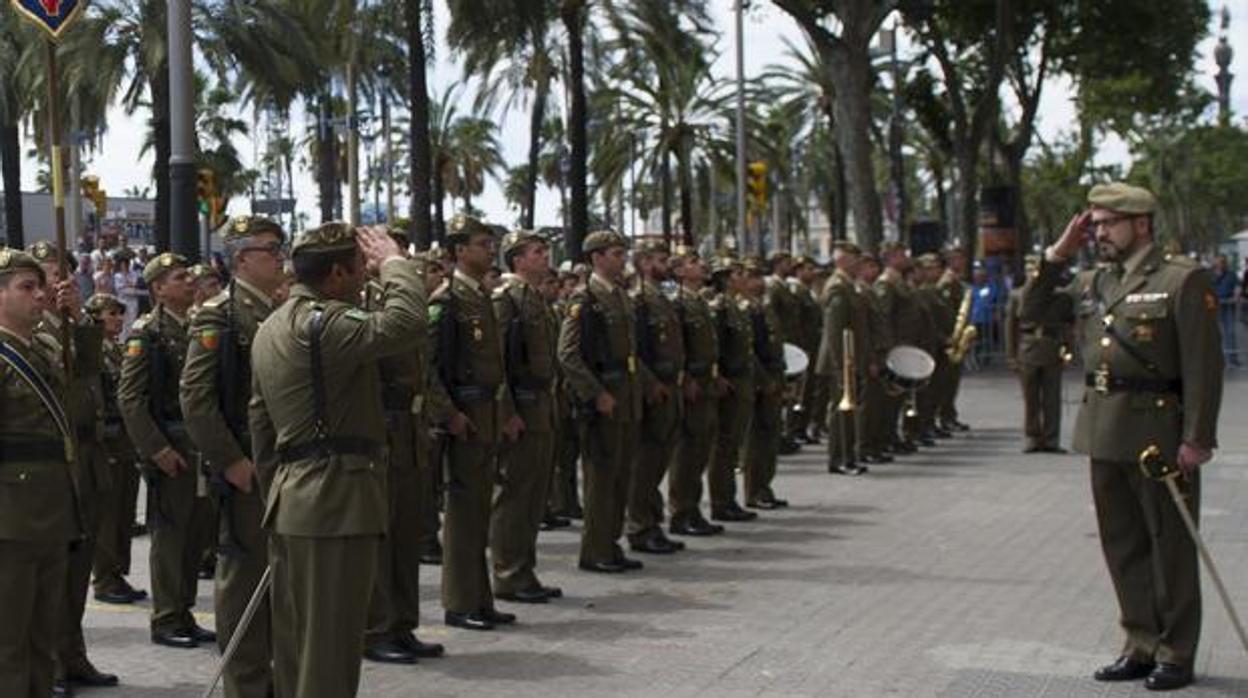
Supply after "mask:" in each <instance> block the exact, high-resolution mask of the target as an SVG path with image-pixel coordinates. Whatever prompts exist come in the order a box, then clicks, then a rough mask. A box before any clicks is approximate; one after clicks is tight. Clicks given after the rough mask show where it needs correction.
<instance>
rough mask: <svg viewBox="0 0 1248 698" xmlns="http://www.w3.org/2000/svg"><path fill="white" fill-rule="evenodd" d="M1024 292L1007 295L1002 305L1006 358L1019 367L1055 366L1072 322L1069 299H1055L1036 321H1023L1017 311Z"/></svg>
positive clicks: (1062, 296)
mask: <svg viewBox="0 0 1248 698" xmlns="http://www.w3.org/2000/svg"><path fill="white" fill-rule="evenodd" d="M1022 304H1023V290H1022V289H1021V288H1018V289H1014V290H1013V291H1011V292H1010V298H1009V301H1007V303H1006V306H1005V355H1006V357H1007V358H1010V359H1013V360H1014V361H1017V362H1018V364H1019V365H1020V366H1056V365H1058V364H1060V363H1061V362H1062V345H1063V344H1064V343H1065V342H1066V338H1067V335H1068V334H1069V332H1070V327H1071V323H1073V322H1074V320H1075V315H1074V310H1073V308H1072V306H1071V303H1070V296H1067V295H1059V296H1056V297H1055V298H1054V300H1053V302H1052V303H1051V304H1049V305H1048V306H1046V307H1045V308H1044V309H1043V310H1042V311H1041V313H1042V315H1041V317H1040V321H1039V322H1035V321H1029V322H1022V321H1021V320H1020V319H1019V312H1020V311H1021V309H1022Z"/></svg>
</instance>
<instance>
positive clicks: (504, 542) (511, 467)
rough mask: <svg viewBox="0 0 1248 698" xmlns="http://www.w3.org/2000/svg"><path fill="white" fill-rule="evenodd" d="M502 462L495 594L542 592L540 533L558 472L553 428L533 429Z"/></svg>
mask: <svg viewBox="0 0 1248 698" xmlns="http://www.w3.org/2000/svg"><path fill="white" fill-rule="evenodd" d="M529 422H530V420H527V419H526V420H525V426H526V429H525V430H524V432H523V433H522V434H521V435H520V439H519V440H518V441H516V442H515V443H514V444H508V445H507V447H506V449H504V452H503V453H502V454H501V455H500V456H499V459H498V467H499V472H498V484H496V485H495V486H494V501H493V507H492V511H491V513H490V558H491V564H492V565H493V570H494V579H493V581H494V593H496V594H500V593H501V594H514V593H516V592H519V591H526V590H533V589H537V588H539V587H541V582H540V581H538V578H537V574H536V573H535V572H534V570H535V569H536V568H537V533H538V531H539V530H540V529H541V525H542V519H544V518H545V517H546V498H547V494H548V493H549V492H550V480H551V475H552V474H553V473H554V450H555V434H554V432H553V431H551V426H552V425H550V424H530V423H529Z"/></svg>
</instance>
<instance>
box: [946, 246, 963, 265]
mask: <svg viewBox="0 0 1248 698" xmlns="http://www.w3.org/2000/svg"><path fill="white" fill-rule="evenodd" d="M941 254H942V255H943V256H944V258H945V261H946V262H948V261H949V260H951V259H953V258H954V257H963V256H965V255H966V250H964V249H962V247H961V246H960V245H950V246H948V247H946V248H945V250H944V252H942V253H941Z"/></svg>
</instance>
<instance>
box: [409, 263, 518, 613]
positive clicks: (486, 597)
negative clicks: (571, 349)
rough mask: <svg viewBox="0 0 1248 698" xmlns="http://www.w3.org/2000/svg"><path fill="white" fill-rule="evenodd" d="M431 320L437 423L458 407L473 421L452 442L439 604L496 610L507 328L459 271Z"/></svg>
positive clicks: (439, 296)
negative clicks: (494, 521)
mask: <svg viewBox="0 0 1248 698" xmlns="http://www.w3.org/2000/svg"><path fill="white" fill-rule="evenodd" d="M429 318H430V323H429V324H430V331H431V338H432V339H431V341H432V343H433V347H434V357H435V358H434V363H435V369H436V371H437V373H438V380H437V381H435V382H434V384H433V393H434V396H433V398H432V401H433V405H434V413H433V414H434V421H435V422H438V423H440V422H445V421H446V419H448V418H449V417H450V416H451V415H452V414H453V412H454V411H456V410H457V411H459V412H462V413H463V414H464V415H466V416H467V417H468V419H469V420H470V421H471V422H472V427H471V428H470V430H469V433H467V434H464V435H462V436H460V437H459V438H450V439H449V440H448V443H447V453H446V477H445V483H446V516H445V520H444V521H443V531H442V540H443V544H444V552H443V557H442V606H443V607H444V608H445V609H446V610H447V611H448V612H452V613H483V612H487V611H493V610H494V595H493V593H492V592H491V590H490V574H489V569H488V567H487V565H486V560H485V551H486V547H487V545H488V536H489V530H490V499H491V496H492V495H493V489H494V483H495V477H496V463H495V458H496V457H497V455H498V450H499V440H500V438H501V435H502V427H503V424H504V423H505V421H506V419H507V418H508V417H509V416H510V415H511V414H512V406H511V397H510V394H509V393H508V391H507V390H506V380H507V375H506V366H505V364H504V360H503V337H502V329H501V327H500V325H499V322H498V318H497V317H496V316H495V314H494V305H493V301H491V299H490V296H489V293H488V292H487V291H486V290H485V287H483V286H482V285H481V284H480V283H479V282H478V281H476V280H475V279H473V278H472V277H470V276H468V275H467V274H464V273H463V272H462V271H460V270H458V269H457V270H455V272H454V276H453V280H448V281H447V282H446V283H445V284H443V285H442V287H441V288H439V289H438V290H437V291H435V292H434V294H433V297H432V298H431V299H430V308H429Z"/></svg>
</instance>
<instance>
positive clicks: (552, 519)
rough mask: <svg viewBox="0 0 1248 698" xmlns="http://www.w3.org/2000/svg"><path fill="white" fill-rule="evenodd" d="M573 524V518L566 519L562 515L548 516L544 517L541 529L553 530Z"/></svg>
mask: <svg viewBox="0 0 1248 698" xmlns="http://www.w3.org/2000/svg"><path fill="white" fill-rule="evenodd" d="M571 525H572V520H571V519H565V518H563V517H562V516H547V517H546V518H544V519H542V524H541V527H540V528H541V529H542V530H543V531H553V530H555V529H557V528H567V527H568V526H571Z"/></svg>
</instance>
